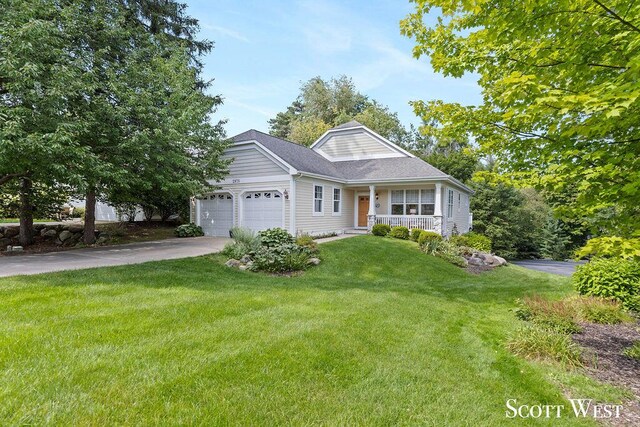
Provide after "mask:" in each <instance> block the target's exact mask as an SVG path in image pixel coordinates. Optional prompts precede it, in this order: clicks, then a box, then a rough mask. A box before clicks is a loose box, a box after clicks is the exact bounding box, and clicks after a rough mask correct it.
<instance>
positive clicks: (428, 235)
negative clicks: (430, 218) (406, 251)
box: [418, 231, 442, 246]
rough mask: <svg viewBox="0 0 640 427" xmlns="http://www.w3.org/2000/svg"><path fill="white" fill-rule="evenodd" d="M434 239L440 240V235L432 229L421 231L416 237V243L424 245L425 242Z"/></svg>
mask: <svg viewBox="0 0 640 427" xmlns="http://www.w3.org/2000/svg"><path fill="white" fill-rule="evenodd" d="M431 241H436V242H441V241H442V236H441V235H440V234H438V233H436V232H434V231H423V232H422V233H420V236H419V237H418V244H419V245H420V246H424V245H425V244H426V243H427V242H431Z"/></svg>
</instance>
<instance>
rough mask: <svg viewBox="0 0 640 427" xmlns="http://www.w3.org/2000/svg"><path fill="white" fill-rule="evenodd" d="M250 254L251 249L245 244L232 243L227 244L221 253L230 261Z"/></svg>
mask: <svg viewBox="0 0 640 427" xmlns="http://www.w3.org/2000/svg"><path fill="white" fill-rule="evenodd" d="M250 252H251V249H250V248H249V247H247V246H246V245H245V244H244V243H238V242H231V243H227V244H226V245H225V246H224V249H222V251H221V252H220V253H221V254H222V255H224V256H225V257H227V258H229V259H240V258H242V257H243V256H245V255H248V254H249V253H250Z"/></svg>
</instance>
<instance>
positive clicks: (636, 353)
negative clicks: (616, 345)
mask: <svg viewBox="0 0 640 427" xmlns="http://www.w3.org/2000/svg"><path fill="white" fill-rule="evenodd" d="M623 354H624V355H625V356H629V357H631V358H633V359H638V360H640V341H636V342H635V344H633V345H632V346H631V347H629V348H626V349H625V350H624V352H623Z"/></svg>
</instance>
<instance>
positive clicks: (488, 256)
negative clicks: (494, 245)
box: [478, 252, 497, 265]
mask: <svg viewBox="0 0 640 427" xmlns="http://www.w3.org/2000/svg"><path fill="white" fill-rule="evenodd" d="M478 256H479V257H480V258H482V260H483V261H484V263H485V264H488V265H491V264H497V262H496V259H495V258H494V257H493V255H491V254H487V253H484V252H481V253H480V254H478Z"/></svg>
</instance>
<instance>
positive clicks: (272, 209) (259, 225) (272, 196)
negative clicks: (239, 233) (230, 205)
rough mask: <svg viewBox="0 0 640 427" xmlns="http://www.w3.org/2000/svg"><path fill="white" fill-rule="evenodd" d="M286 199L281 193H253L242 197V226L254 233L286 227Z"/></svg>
mask: <svg viewBox="0 0 640 427" xmlns="http://www.w3.org/2000/svg"><path fill="white" fill-rule="evenodd" d="M283 203H284V198H283V197H282V194H281V193H280V192H279V191H275V190H274V191H251V192H249V193H245V194H244V195H243V196H242V211H243V212H242V226H243V227H246V228H249V229H251V230H253V231H261V230H266V229H267V228H273V227H281V228H282V227H284V224H283V223H282V221H283V212H284V204H283Z"/></svg>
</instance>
